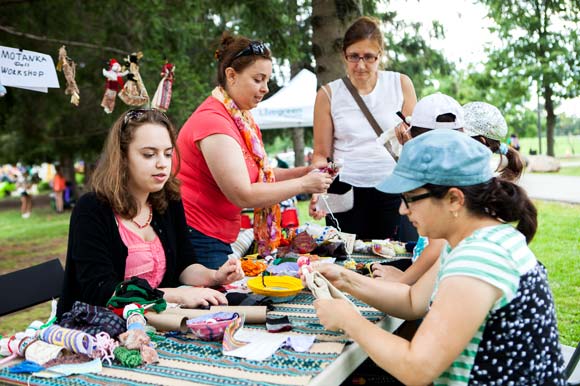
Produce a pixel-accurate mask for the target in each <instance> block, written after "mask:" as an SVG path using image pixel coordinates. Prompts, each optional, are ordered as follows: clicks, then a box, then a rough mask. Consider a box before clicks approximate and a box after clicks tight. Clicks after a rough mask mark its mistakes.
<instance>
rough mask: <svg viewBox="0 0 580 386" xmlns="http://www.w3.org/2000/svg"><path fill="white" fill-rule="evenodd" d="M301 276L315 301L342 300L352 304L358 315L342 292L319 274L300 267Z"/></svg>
mask: <svg viewBox="0 0 580 386" xmlns="http://www.w3.org/2000/svg"><path fill="white" fill-rule="evenodd" d="M302 275H303V276H304V279H305V280H306V285H307V286H308V288H309V289H310V291H311V292H312V295H314V297H315V298H316V299H343V300H346V301H347V302H349V303H350V304H352V306H353V307H354V308H355V310H357V312H358V313H360V311H359V310H358V308H356V306H355V305H354V303H353V302H352V301H351V300H350V299H349V298H348V297H347V296H346V295H345V294H343V293H342V291H340V290H338V289H337V288H336V287H335V286H333V285H332V284H331V283H330V282H329V281H328V280H327V279H326V278H325V277H324V276H323V275H322V274H321V273H320V272H318V271H312V272H310V271H309V270H308V269H307V268H306V267H302Z"/></svg>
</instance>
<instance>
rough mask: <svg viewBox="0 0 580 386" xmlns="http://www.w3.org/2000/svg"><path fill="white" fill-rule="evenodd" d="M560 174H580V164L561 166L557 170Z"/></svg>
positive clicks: (575, 175) (576, 175)
mask: <svg viewBox="0 0 580 386" xmlns="http://www.w3.org/2000/svg"><path fill="white" fill-rule="evenodd" d="M558 175H560V176H574V177H579V176H580V166H570V167H563V168H561V169H560V171H559V172H558Z"/></svg>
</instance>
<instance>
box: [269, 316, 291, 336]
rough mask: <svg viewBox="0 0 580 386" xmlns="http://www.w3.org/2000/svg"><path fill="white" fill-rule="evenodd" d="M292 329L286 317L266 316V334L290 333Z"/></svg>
mask: <svg viewBox="0 0 580 386" xmlns="http://www.w3.org/2000/svg"><path fill="white" fill-rule="evenodd" d="M291 329H292V323H290V319H288V316H287V315H282V316H266V330H268V332H274V333H277V332H283V331H290V330H291Z"/></svg>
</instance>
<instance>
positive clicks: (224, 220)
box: [177, 33, 332, 268]
mask: <svg viewBox="0 0 580 386" xmlns="http://www.w3.org/2000/svg"><path fill="white" fill-rule="evenodd" d="M215 56H216V59H217V60H218V74H217V81H218V86H217V87H216V88H215V89H214V90H213V91H212V94H211V96H209V97H208V98H207V99H206V100H205V101H204V102H203V103H202V104H201V105H200V106H199V107H198V108H197V110H196V111H195V112H194V113H193V114H192V115H191V117H190V118H189V120H188V121H187V122H186V123H185V125H184V126H183V128H182V129H181V131H180V132H179V137H178V140H177V145H178V147H179V150H180V153H181V169H180V171H179V175H178V177H179V179H180V180H181V181H182V190H181V192H182V198H183V204H184V207H185V214H186V218H187V223H188V225H189V236H190V240H191V242H192V244H193V246H194V248H195V250H196V255H197V257H198V261H199V262H200V263H202V264H204V265H206V266H207V267H208V268H216V267H219V266H220V265H222V264H223V263H224V261H226V260H227V256H228V255H229V254H230V253H232V249H231V248H230V244H231V243H232V242H234V241H235V239H236V237H237V235H238V233H239V230H240V215H241V210H242V208H256V209H255V211H254V232H255V236H254V237H255V239H256V240H257V241H258V248H259V252H260V253H261V254H263V255H265V254H269V253H270V252H271V251H272V250H273V249H275V248H276V247H277V245H278V242H279V239H280V228H279V225H278V224H279V223H280V209H279V207H278V203H279V202H280V201H283V200H285V199H288V198H290V197H293V196H295V195H297V194H299V193H303V192H306V193H320V192H323V191H325V190H326V189H327V188H328V186H329V185H330V183H331V182H332V178H331V176H330V175H329V174H328V173H310V172H311V171H313V170H314V167H313V166H307V167H298V168H293V169H272V168H271V167H270V166H269V164H268V159H267V156H266V152H265V150H264V144H263V142H262V135H261V133H260V129H259V128H258V126H257V125H256V123H255V122H254V119H253V118H252V114H251V113H250V111H249V110H250V109H253V108H254V107H256V106H257V105H258V103H259V102H260V101H261V100H262V98H263V97H264V95H266V93H267V92H268V81H269V80H270V76H271V75H272V59H271V56H270V51H269V49H268V48H267V47H266V46H265V45H264V44H263V43H262V42H258V41H250V40H249V39H247V38H245V37H241V36H231V35H229V34H228V33H224V35H223V37H222V41H221V44H220V47H219V48H218V49H217V50H216V53H215ZM317 166H325V165H317Z"/></svg>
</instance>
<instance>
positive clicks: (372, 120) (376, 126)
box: [342, 76, 399, 161]
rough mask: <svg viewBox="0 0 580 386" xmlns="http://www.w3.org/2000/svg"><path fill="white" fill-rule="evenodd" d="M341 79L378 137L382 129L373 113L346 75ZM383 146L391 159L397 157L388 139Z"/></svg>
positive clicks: (396, 158)
mask: <svg viewBox="0 0 580 386" xmlns="http://www.w3.org/2000/svg"><path fill="white" fill-rule="evenodd" d="M342 81H343V82H344V85H345V86H346V88H347V89H348V91H350V94H351V95H352V97H353V98H354V101H355V102H356V104H357V105H358V107H359V108H360V109H361V111H362V113H363V115H364V116H365V118H366V119H367V121H369V124H370V125H371V127H372V128H373V129H374V130H375V133H376V134H377V136H378V137H380V136H381V134H382V133H383V130H382V129H381V126H379V123H378V122H377V120H376V119H375V117H374V116H373V114H372V113H371V112H370V110H369V108H368V107H367V105H366V104H365V102H364V101H363V100H362V98H361V96H360V94H359V93H358V90H357V89H356V88H355V87H354V85H353V84H352V82H351V81H350V79H349V78H348V77H347V76H345V77H343V78H342ZM385 147H386V148H387V151H388V152H389V154H390V155H391V157H393V159H394V160H395V161H397V160H398V159H399V157H397V155H396V154H395V152H394V151H393V148H392V147H391V143H390V142H389V141H387V142H385Z"/></svg>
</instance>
